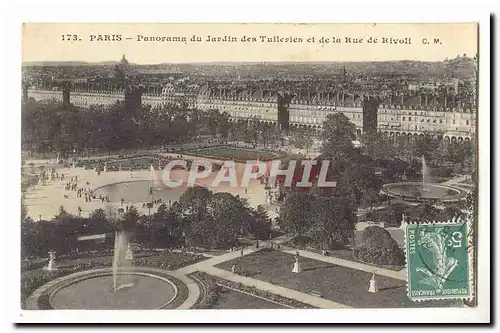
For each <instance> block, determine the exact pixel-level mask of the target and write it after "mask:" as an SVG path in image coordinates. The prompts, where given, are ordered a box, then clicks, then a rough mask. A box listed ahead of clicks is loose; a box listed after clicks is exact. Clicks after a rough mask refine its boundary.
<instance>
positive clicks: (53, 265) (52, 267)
mask: <svg viewBox="0 0 500 333" xmlns="http://www.w3.org/2000/svg"><path fill="white" fill-rule="evenodd" d="M45 270H47V271H49V272H52V271H57V265H56V261H55V260H54V259H50V260H49V264H48V265H47V267H45Z"/></svg>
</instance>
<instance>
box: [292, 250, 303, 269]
mask: <svg viewBox="0 0 500 333" xmlns="http://www.w3.org/2000/svg"><path fill="white" fill-rule="evenodd" d="M299 258H300V256H299V251H297V254H296V255H295V263H294V264H293V269H292V272H293V273H297V274H298V273H300V272H302V270H301V269H300V263H299Z"/></svg>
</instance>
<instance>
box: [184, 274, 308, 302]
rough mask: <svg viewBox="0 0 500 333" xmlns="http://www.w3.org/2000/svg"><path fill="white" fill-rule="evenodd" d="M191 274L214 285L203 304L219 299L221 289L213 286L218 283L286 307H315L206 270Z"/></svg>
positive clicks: (209, 284)
mask: <svg viewBox="0 0 500 333" xmlns="http://www.w3.org/2000/svg"><path fill="white" fill-rule="evenodd" d="M191 276H193V277H195V278H198V279H199V280H201V281H202V282H203V283H206V284H207V285H208V286H212V291H208V294H209V296H208V297H207V298H208V299H209V301H207V302H206V304H205V303H204V304H201V305H204V306H207V305H212V304H213V303H214V302H215V300H216V299H217V296H218V295H219V294H220V290H217V289H215V288H214V287H213V286H214V285H216V286H222V287H227V288H230V289H236V290H239V291H242V292H245V293H248V294H250V295H254V296H257V297H261V298H264V299H266V300H268V301H270V302H274V303H278V304H280V305H283V306H285V307H291V308H295V309H314V308H315V307H313V306H311V305H309V304H305V303H302V302H299V301H296V300H293V299H290V298H286V297H283V296H279V295H276V294H272V293H270V292H267V291H263V290H260V289H257V288H256V287H254V286H246V285H244V284H242V283H238V282H233V281H229V280H226V279H223V278H219V277H216V276H213V275H209V274H207V273H204V272H195V273H192V274H191ZM210 293H212V294H210ZM210 302H211V303H210ZM205 308H206V307H205Z"/></svg>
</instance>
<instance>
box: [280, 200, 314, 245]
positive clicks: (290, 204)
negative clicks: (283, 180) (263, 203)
mask: <svg viewBox="0 0 500 333" xmlns="http://www.w3.org/2000/svg"><path fill="white" fill-rule="evenodd" d="M313 203H314V197H313V195H312V194H310V193H309V192H291V193H289V194H288V195H287V196H286V199H285V203H284V212H285V213H284V216H283V224H282V227H283V229H284V230H285V231H286V232H288V233H291V234H294V235H296V236H299V235H305V233H306V232H307V231H308V230H309V228H310V226H311V223H312V221H313V220H312V217H313Z"/></svg>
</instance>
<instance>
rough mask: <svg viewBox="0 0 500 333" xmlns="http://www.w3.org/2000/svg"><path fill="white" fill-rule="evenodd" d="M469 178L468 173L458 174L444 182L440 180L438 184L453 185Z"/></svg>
mask: <svg viewBox="0 0 500 333" xmlns="http://www.w3.org/2000/svg"><path fill="white" fill-rule="evenodd" d="M469 178H470V175H463V176H459V177H456V178H453V179H450V180H447V181H445V182H442V183H441V184H440V185H448V186H453V185H455V184H458V183H461V182H463V181H465V180H467V179H469Z"/></svg>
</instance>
